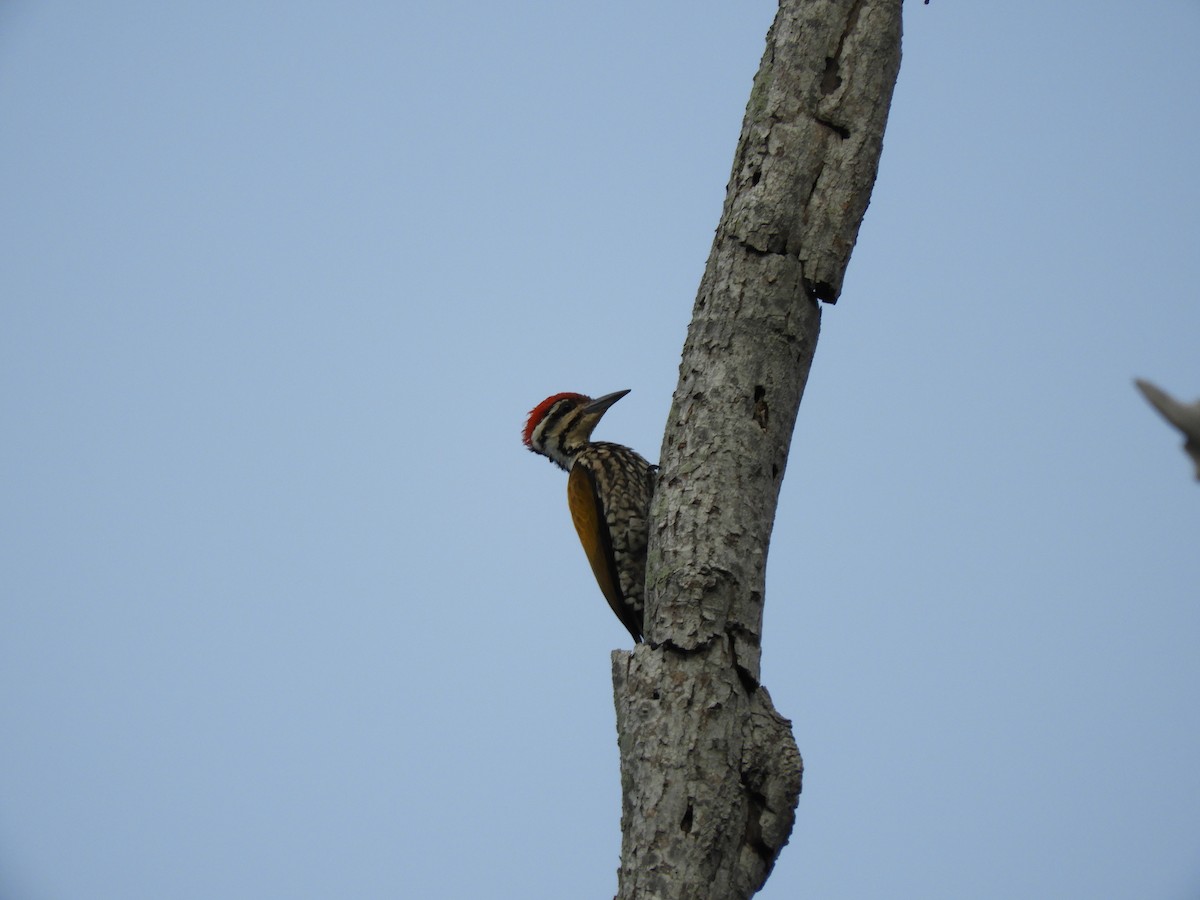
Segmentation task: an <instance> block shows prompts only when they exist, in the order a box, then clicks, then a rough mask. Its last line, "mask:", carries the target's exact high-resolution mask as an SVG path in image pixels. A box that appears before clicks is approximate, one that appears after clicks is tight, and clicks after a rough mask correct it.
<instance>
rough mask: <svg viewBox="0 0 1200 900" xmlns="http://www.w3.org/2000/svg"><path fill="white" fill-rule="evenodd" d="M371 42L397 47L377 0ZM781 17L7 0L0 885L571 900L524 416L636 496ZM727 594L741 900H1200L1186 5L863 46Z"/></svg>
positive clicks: (538, 479) (581, 813)
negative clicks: (854, 237) (816, 302)
mask: <svg viewBox="0 0 1200 900" xmlns="http://www.w3.org/2000/svg"><path fill="white" fill-rule="evenodd" d="M414 6H415V5H414ZM773 13H774V4H772V3H770V2H766V0H763V2H754V3H744V4H716V3H704V2H702V3H679V2H665V0H664V2H656V3H648V4H647V3H638V4H635V3H620V2H618V3H609V4H605V5H602V6H599V7H594V6H593V7H585V6H584V5H580V4H561V3H559V4H553V3H532V2H530V3H516V4H496V3H478V2H470V0H468V2H463V3H458V4H442V5H435V4H425V5H423V6H422V7H421V8H415V9H410V8H405V7H404V5H398V4H383V3H362V4H351V5H349V6H342V7H337V8H334V7H331V6H322V5H317V4H283V3H271V2H259V3H237V4H234V3H223V2H216V3H206V4H198V3H176V4H161V3H137V2H127V0H115V2H112V3H108V4H90V5H83V4H65V3H54V2H47V3H33V2H29V0H13V2H9V3H6V4H4V6H3V7H2V8H0V121H2V122H3V123H4V127H3V128H2V129H0V195H2V196H3V197H4V200H5V203H4V205H5V209H6V210H7V215H5V216H3V217H0V414H2V416H3V422H4V440H3V441H2V442H0V584H2V586H3V596H2V598H0V735H3V738H2V739H0V898H2V900H77V898H82V897H88V898H108V897H113V898H116V897H120V898H122V900H139V898H146V900H151V898H162V897H170V898H174V900H191V898H196V900H200V898H206V900H207V898H212V897H225V898H264V897H280V898H284V897H286V898H328V897H364V898H369V897H398V896H407V897H423V898H461V897H521V898H527V900H528V898H534V900H536V898H547V900H550V898H562V897H604V896H611V893H612V892H613V891H614V890H615V883H616V882H615V868H616V865H617V857H618V849H619V841H620V836H619V831H618V815H619V808H620V794H619V782H618V772H617V750H616V740H615V733H614V726H613V708H612V699H611V684H610V679H609V656H608V653H609V651H610V650H611V649H612V648H614V647H623V646H627V645H628V637H627V635H626V634H625V633H624V630H623V628H622V627H621V626H620V624H619V623H618V622H617V620H616V619H615V618H614V617H613V616H612V615H611V614H610V613H609V612H608V609H607V606H606V605H605V603H604V601H603V599H602V598H601V596H600V594H599V591H598V590H597V589H596V587H595V584H594V582H593V581H592V576H591V574H590V572H589V570H588V567H587V564H586V561H585V559H584V556H583V553H582V551H581V550H580V549H579V547H578V545H577V543H576V539H575V536H574V534H573V531H572V529H571V526H570V524H569V519H568V516H567V512H566V505H565V479H564V477H563V475H562V473H561V472H558V471H557V470H555V469H553V468H552V467H551V466H549V465H547V464H546V463H545V461H544V460H541V459H538V458H536V457H534V456H532V455H530V454H528V453H527V452H525V450H524V448H523V447H522V446H521V444H520V439H519V432H520V427H521V424H522V421H523V417H524V415H525V413H526V412H527V411H528V409H529V408H530V407H532V406H533V405H534V404H535V403H537V402H538V401H539V400H541V399H542V398H543V397H544V396H546V395H547V394H550V393H553V392H556V391H560V390H579V391H584V392H589V393H601V392H608V391H612V390H617V389H620V388H632V390H633V392H632V393H631V394H630V395H629V396H628V397H627V398H625V399H624V400H622V401H621V403H620V404H619V405H618V406H617V407H614V409H613V411H612V412H611V413H610V414H609V415H608V417H607V418H606V419H605V422H604V425H603V426H602V429H601V433H600V434H599V435H598V436H602V437H603V438H605V439H610V440H619V441H622V442H625V443H629V444H631V445H633V446H634V447H636V448H638V449H639V450H641V451H642V452H643V453H645V454H646V455H647V456H650V457H652V458H653V457H656V456H657V453H658V445H659V442H660V440H661V433H662V428H663V424H664V421H665V418H666V414H667V410H668V408H669V405H670V397H671V392H672V390H673V389H674V385H675V378H676V367H677V365H678V354H679V350H680V347H681V345H682V341H683V336H684V331H685V329H686V326H687V321H688V317H689V315H690V310H691V303H692V299H693V296H694V292H695V288H696V285H697V283H698V282H699V278H700V274H701V271H702V267H703V265H704V260H705V257H706V255H707V253H708V247H709V242H710V240H711V236H712V230H713V228H714V226H715V224H716V219H717V216H718V214H719V211H720V207H721V202H722V199H723V196H724V186H725V183H726V180H727V178H728V174H729V165H730V160H731V159H732V153H733V148H734V143H735V141H736V138H737V133H738V128H739V124H740V121H741V115H742V110H743V107H744V104H745V100H746V97H747V95H748V91H749V86H750V80H751V77H752V75H753V73H754V71H755V69H756V67H757V64H758V59H759V56H760V54H761V51H762V46H763V44H762V41H763V36H764V34H765V32H766V29H767V26H768V25H769V23H770V20H771V17H772V15H773ZM905 32H906V33H905V57H904V63H903V67H902V70H901V74H900V82H899V85H898V88H897V91H896V95H895V98H894V102H893V106H892V114H891V121H890V124H889V129H888V132H887V137H886V141H885V149H884V156H883V164H882V169H881V173H880V177H879V181H878V184H877V186H876V190H875V193H874V197H873V200H872V204H871V208H870V209H869V211H868V213H867V218H866V222H865V224H864V227H863V230H862V233H861V236H860V239H859V243H858V247H857V249H856V251H855V254H854V258H853V260H852V262H851V266H850V270H849V273H848V276H847V279H846V285H845V292H844V294H843V297H842V300H841V302H840V303H839V304H838V305H837V306H836V307H832V308H829V307H827V308H826V310H825V313H824V321H823V334H822V338H821V342H820V346H819V347H818V350H817V356H816V362H815V364H814V367H813V372H812V376H811V378H810V381H809V388H808V392H807V394H806V396H805V399H804V403H803V406H802V408H801V411H800V419H799V423H798V425H797V430H796V436H795V443H794V445H793V451H792V458H791V463H790V466H789V469H788V473H787V479H786V483H785V486H784V491H783V496H782V499H781V504H780V508H779V514H778V519H777V523H776V530H775V535H774V540H773V543H772V546H771V554H770V560H769V567H768V596H767V606H766V634H765V643H764V657H763V676H764V680H765V683H766V684H767V686H768V687H769V688H770V690H771V693H772V696H773V697H774V699H775V702H776V704H777V706H778V707H779V709H780V710H781V711H782V712H783V713H784V714H785V715H788V716H790V717H791V718H792V719H793V721H794V724H795V730H796V736H797V739H798V742H799V745H800V748H801V751H802V752H803V754H804V757H805V762H806V767H807V771H806V777H805V790H804V794H803V795H802V797H801V800H800V806H799V810H798V820H797V825H796V829H795V831H794V833H793V836H792V843H791V845H790V846H789V847H787V848H786V849H785V851H784V853H783V855H782V857H781V858H780V861H779V864H778V866H777V868H776V871H775V873H774V875H773V876H772V878H771V880H770V882H769V883H768V886H767V888H766V889H765V890H764V891H763V893H762V894H761V896H763V897H765V898H793V897H812V898H820V900H827V898H864V897H880V896H888V897H911V898H923V900H930V898H934V900H938V898H946V900H949V898H962V897H968V896H969V897H973V898H982V900H989V898H996V900H1000V898H1004V900H1009V898H1012V897H1047V898H1049V897H1054V898H1060V897H1088V898H1091V897H1106V898H1130V900H1134V898H1144V897H1155V898H1180V900H1183V898H1193V897H1195V896H1197V895H1200V852H1198V851H1200V767H1197V765H1196V759H1197V756H1198V752H1200V705H1198V704H1197V702H1196V701H1197V697H1198V695H1200V653H1197V650H1196V648H1197V644H1198V641H1200V602H1198V601H1200V596H1198V595H1197V592H1196V577H1195V559H1196V549H1195V547H1196V534H1197V533H1198V531H1200V487H1198V486H1197V485H1196V484H1195V483H1194V482H1192V481H1191V480H1190V479H1191V469H1190V465H1189V463H1188V461H1187V460H1186V458H1185V457H1184V455H1183V454H1182V453H1181V452H1180V450H1179V447H1178V444H1179V440H1178V438H1177V436H1176V435H1175V434H1174V433H1173V432H1172V431H1171V430H1170V429H1169V428H1168V427H1167V426H1166V424H1165V423H1163V422H1162V421H1161V420H1160V419H1159V418H1158V417H1157V415H1156V414H1155V413H1154V412H1153V411H1152V410H1151V409H1150V408H1149V407H1148V406H1147V405H1146V404H1145V402H1144V401H1143V400H1142V399H1141V397H1140V396H1139V395H1138V394H1137V393H1136V392H1135V391H1134V389H1133V387H1132V379H1133V378H1134V377H1144V378H1149V379H1151V380H1153V381H1155V382H1157V383H1158V384H1160V385H1161V386H1162V387H1164V388H1166V389H1167V390H1169V391H1171V392H1173V393H1175V394H1176V395H1178V396H1180V397H1181V398H1182V399H1187V400H1190V399H1194V398H1195V397H1196V396H1200V366H1198V365H1197V363H1198V360H1200V356H1198V354H1197V350H1196V348H1197V336H1198V335H1200V307H1198V305H1197V303H1196V288H1195V285H1196V284H1197V282H1200V253H1198V252H1197V250H1198V247H1200V241H1198V238H1200V226H1198V223H1200V216H1198V214H1197V209H1198V208H1200V173H1198V171H1197V166H1196V160H1197V158H1200V133H1198V131H1197V124H1196V115H1195V113H1196V98H1197V97H1198V96H1200V57H1198V56H1197V54H1196V52H1195V47H1196V46H1197V42H1198V40H1200V3H1196V2H1194V0H1164V2H1153V3H1148V4H1141V5H1138V6H1132V5H1130V4H1128V3H1118V2H1115V0H1103V2H1086V3H1085V2H1082V0H1065V2H1062V3H1056V4H1042V3H1035V2H1031V0H1014V2H1011V3H1005V4H968V3H962V2H954V0H934V2H933V3H932V4H931V5H929V6H924V5H921V4H918V3H915V2H912V0H910V2H909V3H908V4H906V9H905Z"/></svg>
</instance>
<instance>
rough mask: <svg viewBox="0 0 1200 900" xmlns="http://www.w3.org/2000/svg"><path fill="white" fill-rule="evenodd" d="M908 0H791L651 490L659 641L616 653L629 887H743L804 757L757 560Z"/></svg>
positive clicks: (633, 893) (627, 892)
mask: <svg viewBox="0 0 1200 900" xmlns="http://www.w3.org/2000/svg"><path fill="white" fill-rule="evenodd" d="M900 9H901V0H780V7H779V12H778V14H777V16H776V19H775V22H774V24H773V25H772V26H771V30H770V32H769V33H768V35H767V47H766V52H765V54H764V55H763V59H762V63H761V66H760V68H759V71H758V75H757V76H756V77H755V80H754V86H753V88H752V91H751V94H750V101H749V104H748V106H747V110H746V117H745V120H744V122H743V125H742V133H741V138H740V140H739V142H738V147H737V151H736V154H735V157H734V164H733V173H732V176H731V179H730V183H729V186H728V192H727V195H726V200H725V208H724V211H723V213H722V215H721V221H720V223H719V225H718V227H717V232H716V237H715V239H714V241H713V247H712V252H711V254H710V255H709V259H708V265H707V267H706V270H705V273H704V276H703V279H702V281H701V284H700V289H699V293H698V295H697V298H696V304H695V308H694V310H693V316H692V322H691V325H690V326H689V329H688V336H687V341H686V343H685V345H684V351H683V361H682V363H681V365H680V377H679V384H678V387H677V388H676V390H675V396H674V402H673V404H672V408H671V413H670V417H669V420H668V424H667V430H666V435H665V437H664V440H663V447H662V456H661V462H660V465H661V472H660V479H659V486H658V491H657V493H656V496H655V500H654V506H653V518H654V524H653V526H652V528H651V535H650V551H649V560H648V565H647V579H646V586H647V596H646V600H647V608H646V622H645V626H646V627H645V631H646V638H647V643H645V644H641V645H638V646H637V647H636V648H635V649H634V651H633V652H632V653H626V652H620V651H619V652H616V653H614V654H613V685H614V691H615V701H616V708H617V731H618V736H619V738H618V740H619V746H620V753H621V786H622V790H623V792H624V799H623V804H622V816H621V828H622V834H623V841H622V849H621V868H620V877H619V881H620V886H619V897H620V898H622V900H632V898H640V900H647V898H663V900H666V898H680V900H684V898H688V900H696V898H706V897H713V898H744V897H749V896H751V895H752V894H754V893H755V892H756V891H757V890H758V889H759V888H760V887H762V885H763V883H764V882H765V881H766V878H767V876H768V875H769V874H770V872H771V868H772V866H773V865H774V863H775V860H776V858H777V857H778V855H779V852H780V850H781V849H782V847H783V845H784V844H785V843H786V842H787V839H788V836H789V834H790V833H791V829H792V825H793V823H794V821H795V807H796V803H797V801H798V799H799V794H800V783H801V774H802V770H803V764H802V761H801V758H800V753H799V750H798V749H797V746H796V742H795V739H794V738H793V736H792V731H791V723H790V722H789V721H788V720H787V719H785V718H783V717H782V716H781V715H779V714H778V713H777V712H776V711H775V709H774V707H773V705H772V703H771V698H770V697H769V695H768V694H767V691H766V689H765V688H763V686H762V685H761V684H760V683H759V661H760V648H761V635H762V611H763V600H764V574H765V568H766V561H767V548H768V544H769V541H770V536H771V527H772V525H773V523H774V519H775V507H776V503H777V500H778V496H779V488H780V484H781V482H782V479H783V474H784V469H785V468H786V465H787V457H788V448H789V446H790V443H791V437H792V429H793V426H794V425H795V421H796V413H797V410H798V408H799V405H800V398H801V395H802V394H803V391H804V384H805V381H806V380H807V377H808V371H809V367H810V365H811V363H812V357H813V353H814V351H815V349H816V343H817V334H818V331H819V327H820V308H819V303H818V301H820V300H824V301H826V302H830V303H832V302H834V301H836V300H837V298H838V295H839V293H840V291H841V285H842V278H843V275H844V273H845V268H846V264H847V262H848V260H849V257H850V251H851V250H852V249H853V246H854V242H855V239H856V238H857V236H858V229H859V225H860V224H861V222H862V217H863V214H864V213H865V211H866V208H867V203H868V201H869V199H870V194H871V188H872V186H873V184H874V181H875V175H876V172H877V169H878V163H879V154H880V150H881V147H882V140H883V130H884V126H885V124H886V122H887V113H888V107H889V104H890V102H891V95H892V89H893V87H894V85H895V80H896V75H897V72H898V71H899V66H900Z"/></svg>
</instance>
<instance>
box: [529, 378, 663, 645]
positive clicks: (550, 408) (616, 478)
mask: <svg viewBox="0 0 1200 900" xmlns="http://www.w3.org/2000/svg"><path fill="white" fill-rule="evenodd" d="M628 393H629V391H628V390H624V391H617V392H616V393H613V394H605V395H604V396H603V397H597V398H596V399H595V400H593V399H592V398H591V397H586V396H584V395H583V394H553V395H552V396H549V397H547V398H546V399H545V400H543V401H542V402H541V403H539V404H538V405H537V406H535V407H534V408H533V409H532V410H531V411H530V413H529V418H528V419H527V420H526V422H525V434H524V438H525V446H526V447H528V448H529V449H530V450H532V451H533V452H534V453H540V454H541V455H542V456H545V457H546V458H548V459H549V460H550V461H551V462H552V463H554V464H555V465H557V466H558V467H559V468H561V469H565V470H566V471H567V472H568V473H569V475H568V477H567V506H569V507H570V509H571V519H572V520H573V521H574V522H575V530H576V531H577V532H578V533H579V540H580V543H582V544H583V550H584V552H585V553H586V554H587V558H588V562H590V563H591V564H592V573H593V574H594V575H595V576H596V581H597V582H598V583H599V584H600V590H601V592H602V593H603V594H604V598H605V599H606V600H608V605H609V606H611V607H612V611H613V612H614V613H616V614H617V618H618V619H620V620H621V624H622V625H624V626H625V627H626V628H627V629H629V633H630V634H631V635H633V640H634V642H635V643H637V642H640V641H641V639H642V612H643V610H644V608H645V603H644V599H643V598H644V596H645V585H646V541H647V538H648V537H649V531H650V500H651V498H652V497H653V495H654V483H655V480H656V476H657V472H658V467H657V466H653V465H651V464H650V463H648V462H646V460H645V459H643V458H642V457H641V455H639V454H637V453H635V452H634V451H633V450H630V449H629V448H628V447H623V446H621V445H620V444H610V443H608V442H607V441H593V440H592V430H593V429H594V428H595V427H596V423H597V422H599V421H600V417H601V416H603V415H604V413H605V412H607V411H608V409H609V407H611V406H612V405H613V404H614V403H616V402H617V401H618V400H620V399H621V398H622V397H624V396H625V395H626V394H628Z"/></svg>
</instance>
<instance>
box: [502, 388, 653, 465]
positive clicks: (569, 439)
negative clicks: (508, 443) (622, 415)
mask: <svg viewBox="0 0 1200 900" xmlns="http://www.w3.org/2000/svg"><path fill="white" fill-rule="evenodd" d="M628 393H629V391H628V389H626V390H623V391H617V392H616V393H613V394H605V395H604V396H603V397H597V398H596V399H595V400H593V399H592V398H591V397H588V396H585V395H583V394H554V395H552V396H550V397H547V398H546V399H545V400H543V401H542V402H541V403H539V404H538V405H537V406H535V407H534V408H533V409H532V410H530V412H529V418H528V419H527V420H526V421H525V434H524V438H525V446H526V447H528V448H529V449H530V450H532V451H533V452H534V453H540V454H542V456H545V457H547V458H548V459H549V460H550V461H551V462H553V463H555V464H557V465H558V466H560V467H562V468H564V469H570V468H571V463H572V462H574V460H575V456H576V454H578V453H579V451H580V450H582V449H583V448H584V447H586V446H587V445H588V443H589V442H590V441H591V439H592V429H594V428H595V427H596V423H597V422H599V421H600V417H601V416H603V415H604V413H605V412H607V411H608V408H609V407H610V406H612V405H613V404H614V403H616V402H617V401H618V400H620V399H621V398H622V397H624V396H625V395H626V394H628Z"/></svg>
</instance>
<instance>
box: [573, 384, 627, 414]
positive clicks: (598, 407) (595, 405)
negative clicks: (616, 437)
mask: <svg viewBox="0 0 1200 900" xmlns="http://www.w3.org/2000/svg"><path fill="white" fill-rule="evenodd" d="M628 393H629V388H625V390H623V391H614V392H613V393H611V394H605V395H604V396H603V397H597V398H596V399H595V400H593V401H592V402H591V403H589V404H588V405H587V409H586V410H584V411H585V412H586V413H587V414H588V415H589V416H593V415H594V416H600V415H603V414H604V413H605V412H607V411H608V408H609V407H610V406H612V405H613V404H614V403H616V402H617V401H618V400H620V399H621V398H622V397H624V396H625V395H626V394H628Z"/></svg>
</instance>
